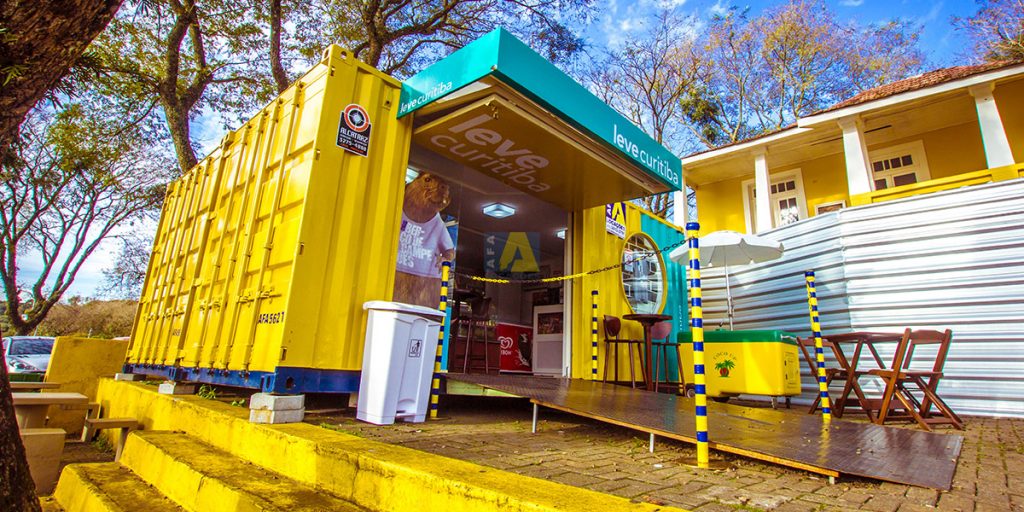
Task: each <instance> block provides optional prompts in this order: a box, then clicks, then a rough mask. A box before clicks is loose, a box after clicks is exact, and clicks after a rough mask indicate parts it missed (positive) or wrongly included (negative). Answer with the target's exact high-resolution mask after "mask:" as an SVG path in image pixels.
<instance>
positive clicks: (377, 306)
mask: <svg viewBox="0 0 1024 512" xmlns="http://www.w3.org/2000/svg"><path fill="white" fill-rule="evenodd" d="M363 309H366V310H370V309H372V310H374V311H395V312H398V313H409V314H413V315H419V316H426V317H430V318H437V319H440V318H442V317H444V313H442V312H441V310H440V309H433V308H428V307H424V306H417V305H415V304H405V303H402V302H391V301H386V300H371V301H369V302H364V303H363Z"/></svg>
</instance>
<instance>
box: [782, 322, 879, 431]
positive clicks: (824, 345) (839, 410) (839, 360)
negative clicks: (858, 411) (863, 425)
mask: <svg viewBox="0 0 1024 512" xmlns="http://www.w3.org/2000/svg"><path fill="white" fill-rule="evenodd" d="M797 340H798V342H799V345H800V351H801V352H803V354H804V360H806V361H807V365H808V366H809V367H810V368H811V377H812V378H813V379H814V382H815V383H817V382H818V360H817V357H816V352H815V348H816V347H815V344H814V338H797ZM821 350H822V352H823V353H825V354H828V353H831V354H832V358H833V359H835V361H836V364H838V365H839V366H838V367H826V368H825V387H826V388H828V386H829V385H831V384H832V381H833V380H835V379H838V380H841V381H850V385H849V386H844V387H843V389H844V391H846V390H847V389H849V391H847V392H845V393H844V394H843V395H842V396H838V397H836V396H833V395H832V394H831V393H830V394H829V397H830V398H831V402H832V404H831V405H832V414H834V415H835V416H836V417H837V418H841V417H842V416H843V412H844V410H845V408H846V402H847V401H848V399H849V396H848V395H849V393H850V392H852V393H854V394H856V395H857V400H858V403H859V404H863V403H865V402H866V401H867V399H866V398H865V396H864V391H863V390H862V389H861V387H860V385H859V384H858V383H857V379H856V378H855V377H856V376H859V375H858V374H859V373H860V374H863V373H867V372H857V371H856V369H853V368H850V362H849V361H848V360H847V359H846V355H845V354H843V351H842V350H841V349H840V348H839V346H838V344H836V343H833V342H831V341H829V340H828V339H826V338H823V339H822V340H821ZM851 375H854V378H853V379H852V381H851V377H850V376H851ZM820 405H821V393H816V394H815V397H814V402H812V403H811V407H810V409H808V410H807V414H814V412H815V411H817V410H818V407H819V406H820ZM862 408H863V410H864V413H865V414H867V416H868V420H870V421H875V415H874V413H873V412H872V411H871V409H869V408H867V407H862Z"/></svg>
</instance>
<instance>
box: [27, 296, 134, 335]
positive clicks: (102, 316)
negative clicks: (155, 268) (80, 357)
mask: <svg viewBox="0 0 1024 512" xmlns="http://www.w3.org/2000/svg"><path fill="white" fill-rule="evenodd" d="M137 307H138V302H136V301H134V300H91V299H85V298H82V297H71V298H70V299H68V300H67V301H62V302H60V303H59V304H57V305H56V306H54V307H53V309H52V310H50V314H49V315H47V316H46V320H44V321H43V322H42V323H41V324H39V334H40V335H42V336H88V337H90V338H107V339H109V338H116V337H120V336H128V335H130V334H131V333H132V323H134V321H135V310H136V308H137Z"/></svg>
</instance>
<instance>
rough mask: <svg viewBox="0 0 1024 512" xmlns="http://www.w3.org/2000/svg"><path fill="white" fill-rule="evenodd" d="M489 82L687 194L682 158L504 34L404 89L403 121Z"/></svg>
mask: <svg viewBox="0 0 1024 512" xmlns="http://www.w3.org/2000/svg"><path fill="white" fill-rule="evenodd" d="M488 76H493V77H495V78H496V79H498V80H500V81H501V82H503V83H505V84H507V85H509V86H511V87H512V88H514V89H515V90H516V91H518V92H519V93H521V94H523V95H525V96H527V97H529V98H530V99H531V100H533V101H535V102H537V104H538V105H540V106H542V107H543V108H545V109H547V110H548V111H550V112H551V113H553V114H555V115H556V116H557V117H558V118H560V119H561V120H563V121H564V122H566V123H568V124H570V125H572V126H573V127H575V128H576V129H577V130H580V131H581V132H583V133H584V134H586V135H588V136H589V137H591V138H593V139H595V140H598V141H600V142H602V143H603V144H604V145H606V146H608V147H609V148H611V149H613V150H615V152H616V153H618V154H620V155H621V156H622V157H623V158H625V159H626V160H627V161H629V162H631V163H632V164H633V165H635V166H636V167H637V168H638V169H640V170H642V171H643V172H644V173H646V174H647V175H649V176H651V177H652V178H654V179H656V180H657V181H658V182H661V183H663V184H664V185H667V186H668V187H669V188H670V189H672V190H679V189H680V188H681V174H682V163H681V162H680V160H679V158H678V157H676V156H675V155H673V154H672V153H671V152H670V151H668V150H667V149H665V147H664V146H662V145H661V144H658V143H657V142H655V141H654V139H652V138H651V137H650V136H648V135H647V134H646V133H644V132H643V131H641V130H640V129H639V128H637V127H636V125H634V124H633V123H632V122H631V121H630V120H628V119H626V118H625V117H623V116H622V115H620V114H619V113H618V112H616V111H615V110H614V109H612V108H611V107H609V106H608V105H607V104H605V103H604V102H602V101H601V100H599V99H598V98H597V97H595V96H594V95H593V94H591V93H590V91H588V90H587V89H586V88H584V87H583V86H582V85H580V84H579V83H577V82H576V81H575V80H573V79H572V78H570V77H569V76H568V75H566V74H565V73H562V71H561V70H559V69H558V68H557V67H555V66H554V65H553V64H551V63H550V62H548V61H547V60H545V59H544V58H543V57H541V56H540V55H538V54H537V53H536V52H534V51H533V50H531V49H530V48H529V47H528V46H526V44H524V43H523V42H522V41H520V40H519V39H516V37H515V36H513V35H512V34H509V33H508V32H506V31H505V30H503V29H500V28H499V29H496V30H494V31H492V32H490V33H488V34H486V35H484V36H483V37H481V38H479V39H477V40H476V41H473V42H472V43H470V44H468V45H466V46H465V47H463V48H462V49H460V50H458V51H456V52H455V53H453V54H451V55H449V56H448V57H446V58H444V59H442V60H441V61H439V62H437V63H435V64H433V65H432V66H430V67H428V68H427V69H425V70H423V71H421V72H419V73H417V74H416V75H415V76H413V77H411V78H409V79H408V80H406V81H405V83H403V84H402V99H401V104H400V106H399V112H398V116H399V117H402V116H405V115H408V114H410V113H412V112H415V111H416V110H419V109H421V108H423V107H426V106H427V105H430V104H431V103H433V102H434V101H436V100H439V99H441V98H444V97H445V96H448V95H450V94H452V93H454V92H456V91H458V90H460V89H462V88H463V87H465V86H467V85H470V84H473V83H475V82H477V81H478V80H480V79H482V78H485V77H488Z"/></svg>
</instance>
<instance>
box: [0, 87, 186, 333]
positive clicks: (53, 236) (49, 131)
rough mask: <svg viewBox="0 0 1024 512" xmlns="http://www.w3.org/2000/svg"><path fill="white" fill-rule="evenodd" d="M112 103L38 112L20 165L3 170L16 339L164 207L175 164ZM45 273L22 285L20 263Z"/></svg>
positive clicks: (6, 259) (1, 216)
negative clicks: (112, 242)
mask: <svg viewBox="0 0 1024 512" xmlns="http://www.w3.org/2000/svg"><path fill="white" fill-rule="evenodd" d="M103 106H104V100H103V98H102V97H97V96H93V95H88V94H86V95H83V96H82V97H81V98H78V99H77V101H75V102H68V103H66V104H65V105H64V106H63V108H61V109H59V110H48V109H38V110H36V111H33V112H32V113H30V115H29V117H28V119H27V120H26V122H25V123H24V124H23V125H22V130H21V131H22V140H21V141H20V142H19V144H17V145H16V146H15V158H12V159H8V160H4V161H3V162H0V202H2V203H3V204H4V206H5V207H4V209H3V210H2V211H0V253H3V257H2V258H0V280H2V281H3V284H4V292H5V299H6V306H7V307H6V316H7V320H8V322H9V323H10V327H11V329H12V330H13V331H15V332H17V333H20V334H24V333H28V332H31V331H32V330H33V329H34V328H35V327H36V326H37V325H38V324H39V323H40V322H42V320H43V319H44V318H45V317H46V316H47V315H48V314H49V312H50V311H51V310H52V308H53V307H55V306H56V305H57V304H58V302H59V301H60V299H61V298H62V297H63V295H64V293H65V292H66V291H67V290H68V288H69V287H70V286H71V284H72V282H73V281H74V279H75V277H76V275H77V274H78V272H79V270H80V269H81V268H82V265H83V264H84V262H85V260H86V259H88V258H89V256H90V255H91V254H92V253H93V252H95V251H96V250H97V248H98V247H99V246H100V244H101V243H102V242H103V241H104V240H105V239H107V238H108V237H111V236H116V234H115V233H114V232H115V228H118V227H119V226H122V225H124V224H130V223H131V222H133V221H135V220H138V219H141V218H143V217H144V216H145V215H146V214H147V213H151V212H152V211H153V210H154V209H155V207H156V206H157V205H159V204H160V203H161V202H162V199H163V195H164V183H165V181H166V180H167V178H168V173H167V172H166V171H167V169H168V165H167V160H166V159H164V158H162V152H161V151H160V150H159V148H156V147H154V145H155V142H156V141H155V139H154V138H153V137H152V136H151V135H150V134H149V133H147V132H146V131H145V130H144V129H143V128H142V127H140V126H138V125H132V124H127V125H126V122H125V119H124V118H122V117H119V116H118V115H117V112H116V111H115V110H107V109H104V108H103ZM27 254H36V255H38V256H37V257H38V258H39V261H40V266H41V269H42V272H41V273H40V274H39V275H38V277H36V279H35V280H34V281H32V282H26V281H24V279H22V278H21V277H20V276H19V267H18V265H16V264H13V263H14V262H16V261H17V260H18V258H19V256H25V255H27Z"/></svg>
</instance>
